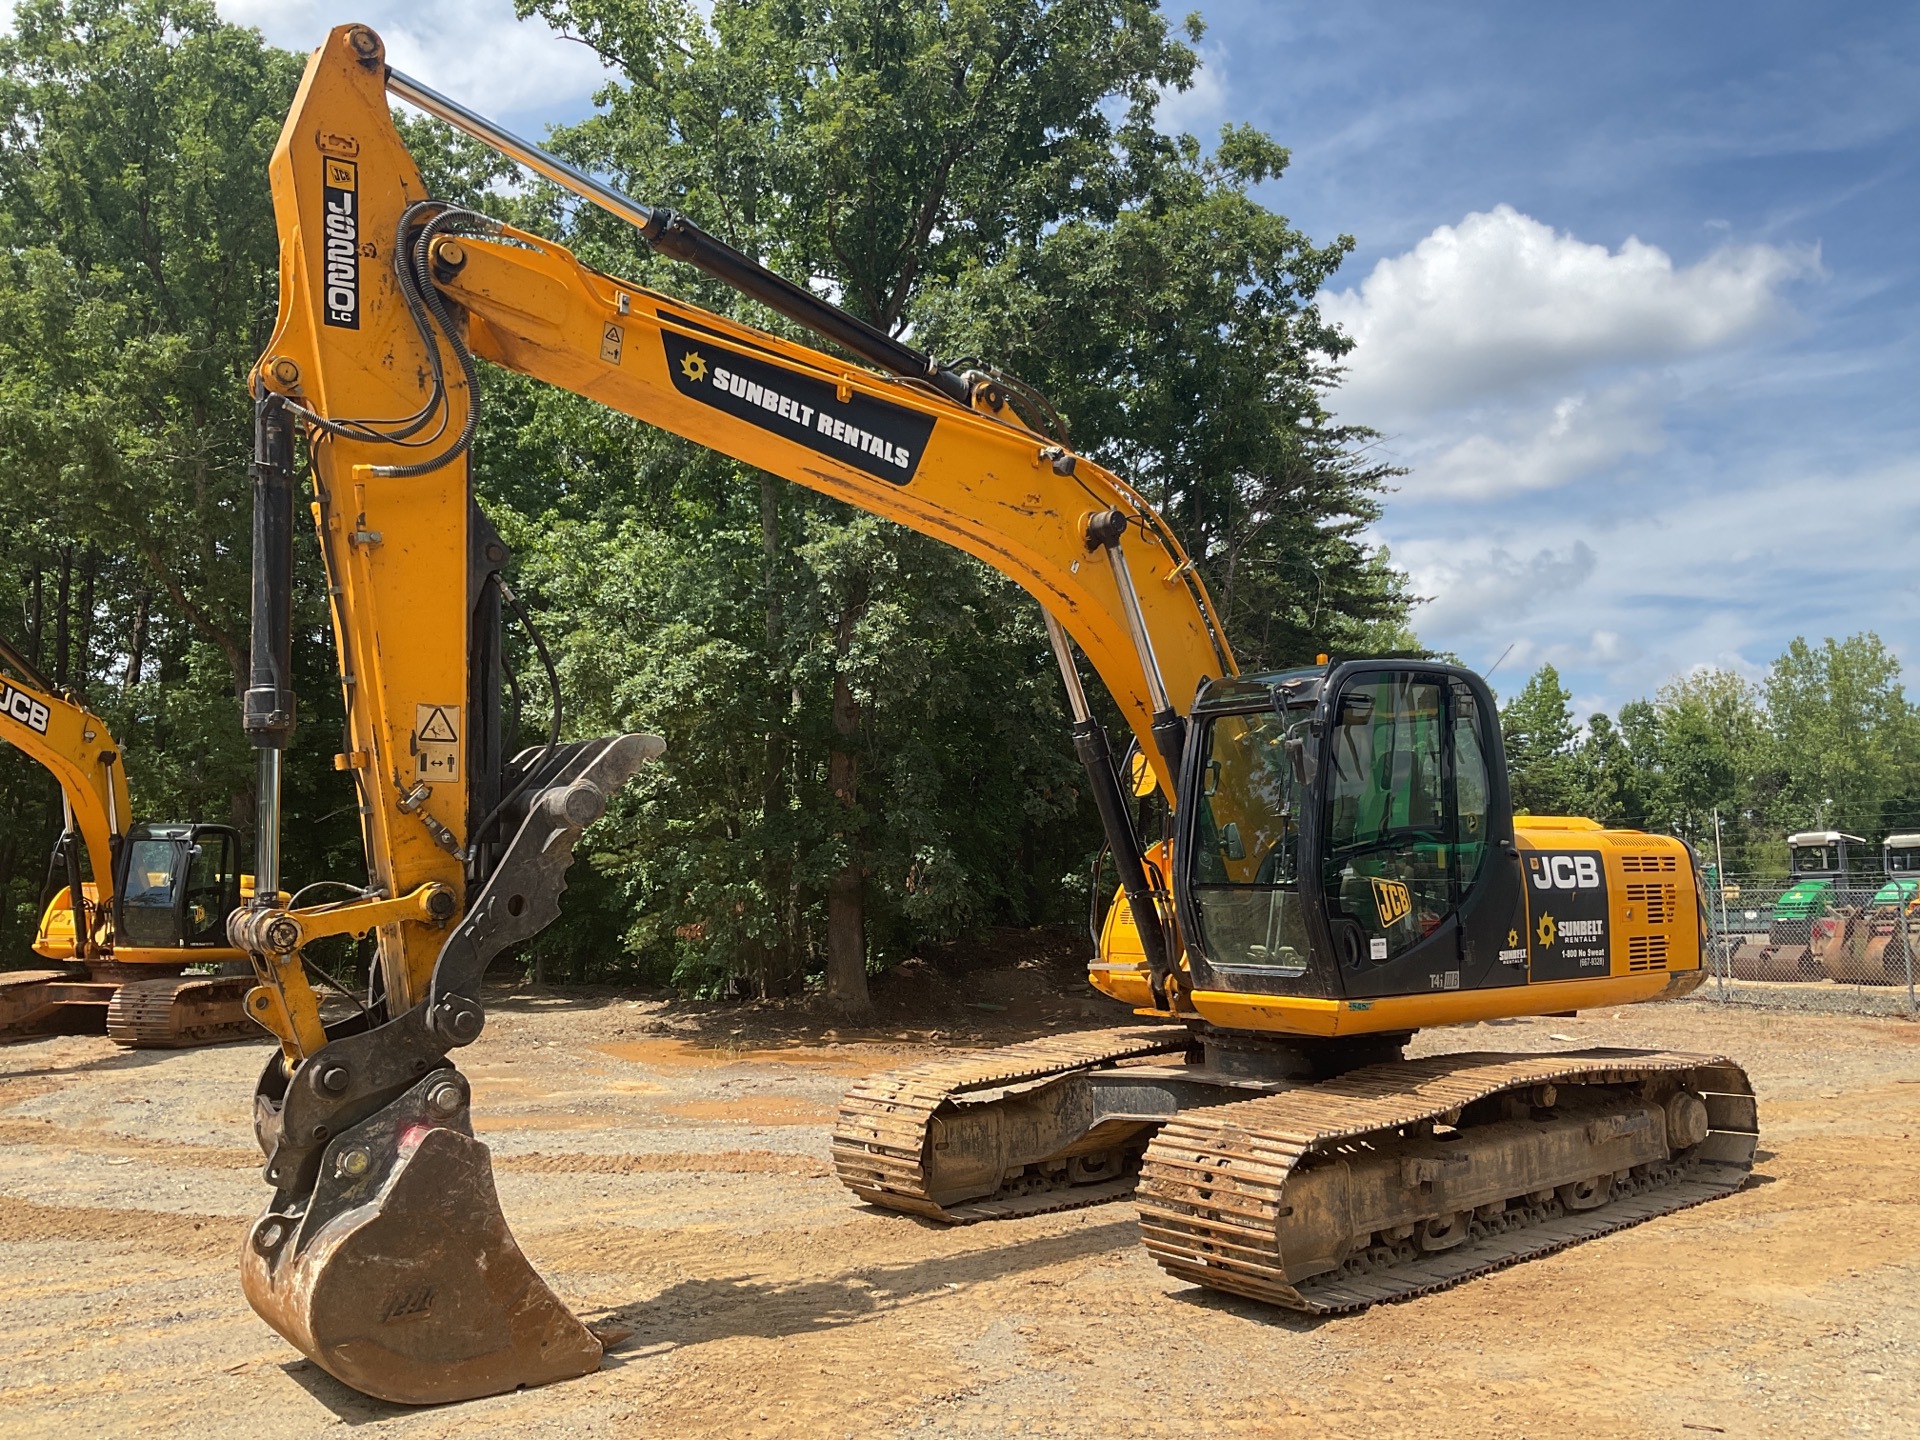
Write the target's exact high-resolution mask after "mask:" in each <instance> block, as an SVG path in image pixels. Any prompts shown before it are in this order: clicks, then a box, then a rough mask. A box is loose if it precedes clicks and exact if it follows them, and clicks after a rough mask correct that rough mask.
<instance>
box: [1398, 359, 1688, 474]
mask: <svg viewBox="0 0 1920 1440" xmlns="http://www.w3.org/2000/svg"><path fill="white" fill-rule="evenodd" d="M1494 425H1495V427H1496V428H1497V429H1498V431H1499V433H1497V434H1488V433H1485V432H1484V431H1481V430H1475V431H1473V432H1472V433H1469V434H1468V435H1466V436H1465V437H1464V438H1461V439H1452V440H1448V439H1441V440H1439V441H1437V442H1436V443H1434V444H1433V445H1432V446H1431V447H1430V449H1429V450H1428V452H1427V453H1426V454H1425V455H1424V456H1414V457H1411V458H1413V459H1414V466H1415V469H1416V470H1417V475H1418V478H1417V483H1418V485H1419V488H1420V489H1421V490H1422V491H1423V492H1424V493H1427V494H1433V495H1449V496H1459V497H1461V498H1465V499H1482V498H1486V497H1490V496H1496V495H1511V494H1517V493H1519V492H1521V491H1525V490H1551V489H1556V488H1558V487H1559V486H1561V485H1564V484H1566V483H1567V482H1568V481H1570V480H1575V479H1578V478H1579V477H1580V476H1582V475H1587V474H1591V473H1593V472H1595V471H1599V470H1604V469H1606V468H1607V467H1609V466H1611V465H1614V464H1616V463H1617V462H1619V461H1621V460H1624V459H1626V458H1627V457H1628V456H1630V455H1652V454H1655V453H1656V452H1658V451H1659V450H1660V449H1661V448H1662V447H1663V446H1664V445H1665V444H1666V436H1665V434H1664V433H1663V431H1662V429H1661V425H1660V405H1659V403H1658V401H1657V399H1656V397H1655V396H1654V394H1653V393H1652V391H1651V387H1649V386H1646V385H1640V384H1623V385H1616V386H1612V387H1610V388H1608V389H1606V390H1602V391H1599V392H1588V391H1578V392H1576V393H1574V394H1571V395H1562V396H1560V397H1559V398H1558V399H1556V400H1554V401H1553V402H1552V404H1551V405H1549V406H1547V407H1545V409H1544V410H1541V409H1535V408H1516V409H1512V410H1509V411H1506V412H1505V413H1504V414H1502V415H1500V416H1499V417H1497V419H1495V421H1494Z"/></svg>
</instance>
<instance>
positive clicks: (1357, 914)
mask: <svg viewBox="0 0 1920 1440" xmlns="http://www.w3.org/2000/svg"><path fill="white" fill-rule="evenodd" d="M1331 723H1332V726H1333V734H1332V742H1331V752H1330V761H1329V763H1330V766H1331V773H1330V774H1329V775H1328V777H1327V807H1328V815H1327V820H1328V824H1327V845H1326V862H1325V863H1326V873H1325V875H1324V877H1323V881H1324V886H1325V890H1326V894H1327V896H1328V898H1329V901H1330V902H1331V904H1332V906H1333V908H1334V909H1335V910H1336V911H1337V912H1338V913H1339V914H1340V915H1342V916H1344V917H1345V918H1346V919H1348V920H1351V921H1353V922H1355V924H1357V925H1358V927H1359V929H1360V932H1361V933H1362V935H1363V936H1364V937H1365V945H1366V950H1365V954H1364V955H1362V956H1360V957H1358V958H1360V959H1362V960H1372V961H1376V962H1377V961H1383V960H1391V959H1393V958H1394V957H1395V956H1397V955H1399V954H1401V953H1402V952H1404V951H1406V950H1408V949H1410V948H1411V947H1412V946H1413V945H1415V944H1416V943H1418V941H1419V940H1420V939H1421V938H1422V937H1423V936H1425V935H1427V934H1428V933H1429V932H1431V931H1432V930H1433V929H1434V928H1435V927H1437V926H1438V925H1439V924H1440V922H1441V921H1442V920H1444V919H1445V918H1446V915H1447V912H1448V911H1449V910H1450V909H1451V908H1452V890H1453V877H1452V875H1451V873H1450V866H1451V863H1452V860H1451V851H1452V844H1451V841H1452V834H1451V831H1452V828H1453V827H1452V825H1451V824H1450V820H1449V814H1448V810H1449V805H1448V773H1447V769H1448V767H1447V765H1446V755H1445V750H1446V742H1447V732H1446V717H1445V709H1444V706H1443V689H1442V686H1441V683H1440V682H1439V681H1438V679H1436V678H1434V677H1429V676H1421V675H1412V674H1390V673H1389V674H1382V675H1380V676H1378V677H1373V676H1361V677H1359V679H1358V681H1357V682H1356V683H1353V684H1350V685H1348V686H1347V687H1345V688H1344V689H1343V690H1342V692H1341V695H1340V697H1339V700H1338V702H1337V708H1336V712H1335V714H1334V715H1333V716H1332V719H1331ZM1481 808H1482V812H1483V815H1484V809H1485V805H1484V802H1482V807H1481ZM1483 823H1484V822H1483Z"/></svg>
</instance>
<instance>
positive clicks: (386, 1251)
mask: <svg viewBox="0 0 1920 1440" xmlns="http://www.w3.org/2000/svg"><path fill="white" fill-rule="evenodd" d="M466 1098H467V1089H466V1084H465V1082H464V1081H463V1080H462V1079H461V1077H460V1076H459V1075H458V1073H457V1072H455V1071H453V1070H451V1069H442V1070H438V1071H436V1072H435V1073H433V1074H431V1075H429V1076H427V1077H426V1078H425V1079H424V1080H422V1081H421V1082H420V1083H419V1084H417V1085H415V1086H414V1087H413V1088H412V1089H411V1090H409V1091H408V1092H407V1093H406V1094H405V1095H403V1096H401V1097H400V1098H399V1099H398V1100H396V1101H394V1102H393V1103H391V1104H390V1105H388V1106H386V1107H385V1108H384V1109H382V1110H380V1111H378V1112H376V1113H375V1114H374V1115H372V1116H370V1117H369V1118H368V1119H366V1120H364V1121H362V1122H361V1123H360V1124H358V1125H355V1126H354V1127H352V1128H351V1129H349V1130H347V1131H345V1132H344V1133H343V1134H341V1135H339V1136H338V1137H336V1138H335V1139H334V1140H332V1141H331V1142H330V1143H329V1144H328V1146H327V1148H326V1151H325V1153H324V1155H323V1156H322V1159H321V1163H320V1170H319V1177H318V1179H317V1181H316V1182H315V1185H314V1188H313V1191H312V1193H311V1194H310V1195H309V1196H307V1197H305V1199H304V1201H301V1200H299V1199H297V1198H296V1199H295V1200H294V1201H293V1203H286V1198H285V1197H283V1196H277V1197H276V1201H275V1204H274V1205H273V1206H272V1207H270V1208H269V1209H268V1210H267V1212H266V1213H265V1214H264V1215H262V1216H261V1217H260V1218H259V1219H258V1220H257V1221H255V1222H254V1225H253V1229H252V1230H251V1231H250V1232H249V1235H248V1238H247V1244H246V1250H245V1253H244V1254H243V1256H242V1260H241V1282H242V1286H243V1288H244V1289H245V1291H246V1295H247V1300H248V1302H249V1303H250V1304H251V1305H252V1306H253V1308H254V1310H255V1311H257V1312H258V1313H259V1315H260V1317H261V1318H262V1319H264V1320H265V1321H266V1322H267V1323H268V1324H269V1325H271V1326H272V1327H273V1328H274V1329H275V1330H277V1331H278V1332H279V1333H280V1334H281V1335H282V1336H284V1337H285V1338H286V1339H287V1340H288V1341H290V1342H291V1343H292V1344H293V1345H294V1346H296V1347H297V1348H298V1349H299V1350H300V1351H301V1352H302V1353H304V1354H305V1355H306V1356H307V1357H308V1358H309V1359H311V1360H313V1361H314V1363H315V1364H317V1365H319V1366H321V1367H322V1368H323V1369H325V1370H326V1371H327V1372H328V1373H329V1374H331V1375H333V1376H334V1377H335V1378H336V1379H338V1380H340V1381H342V1382H344V1383H345V1384H348V1385H351V1386H353V1387H354V1388H355V1389H356V1390H361V1391H364V1392H366V1393H367V1394H369V1395H373V1396H376V1397H378V1398H379V1399H382V1400H391V1401H395V1402H398V1403H401V1404H409V1405H432V1404H441V1403H445V1402H448V1401H455V1400H470V1399H474V1398H477V1397H479V1396H482V1395H494V1394H499V1393H500V1392H502V1391H507V1390H516V1389H520V1388H523V1387H525V1386H530V1385H545V1384H547V1383H549V1382H551V1381H555V1380H567V1379H572V1378H573V1377H575V1376H578V1375H585V1374H588V1373H590V1372H591V1371H593V1370H596V1369H598V1368H599V1365H600V1356H601V1346H600V1341H599V1340H598V1339H596V1338H595V1337H594V1336H593V1334H592V1333H591V1332H590V1331H588V1330H587V1328H586V1327H585V1326H584V1325H582V1324H581V1323H580V1322H579V1320H577V1319H575V1318H574V1316H573V1314H572V1313H571V1312H570V1311H568V1309H567V1308H566V1306H564V1305H562V1304H561V1303H560V1300H559V1298H558V1297H557V1296H555V1295H554V1293H553V1291H552V1290H550V1289H549V1288H548V1287H547V1284H546V1282H545V1281H544V1280H542V1279H541V1278H540V1276H539V1274H538V1273H537V1272H536V1271H535V1270H534V1268H533V1266H532V1265H531V1264H529V1263H528V1262H527V1258H526V1256H525V1255H523V1254H522V1253H521V1251H520V1247H519V1246H518V1245H517V1244H516V1243H515V1242H514V1238H513V1233H512V1231H510V1230H509V1229H508V1228H507V1222H506V1218H505V1216H503V1215H502V1214H501V1211H500V1200H499V1196H498V1194H497V1193H496V1191H495V1189H494V1183H493V1166H492V1162H491V1160H490V1158H489V1155H488V1151H487V1147H486V1146H485V1145H483V1144H482V1143H480V1141H478V1140H476V1139H474V1137H473V1134H472V1130H471V1128H470V1124H469V1122H468V1118H467V1109H466Z"/></svg>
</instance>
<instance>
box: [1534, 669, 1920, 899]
mask: <svg viewBox="0 0 1920 1440" xmlns="http://www.w3.org/2000/svg"><path fill="white" fill-rule="evenodd" d="M1500 719H1501V733H1502V735H1503V737H1504V738H1505V740H1506V745H1507V757H1508V763H1509V764H1510V765H1511V767H1512V776H1513V795H1514V804H1515V806H1516V807H1517V808H1521V809H1525V810H1528V811H1530V812H1531V813H1534V814H1570V815H1590V816H1592V817H1593V818H1594V819H1597V820H1602V821H1605V822H1607V823H1610V824H1621V825H1634V826H1640V827H1644V828H1648V829H1654V830H1663V831H1670V832H1672V833H1674V834H1677V835H1680V836H1682V837H1684V838H1685V839H1687V840H1689V841H1691V842H1693V843H1694V845H1695V846H1697V847H1699V848H1700V850H1701V851H1702V853H1703V854H1704V855H1708V856H1711V854H1712V849H1713V839H1714V821H1715V817H1716V815H1717V816H1718V818H1719V823H1720V830H1721V837H1720V838H1721V847H1722V850H1723V852H1724V855H1725V860H1726V866H1727V869H1728V871H1729V872H1738V871H1752V872H1757V873H1762V874H1779V873H1784V872H1785V869H1786V860H1787V855H1786V846H1785V845H1784V843H1783V840H1784V837H1785V836H1787V835H1788V834H1791V833H1793V832H1795V831H1798V830H1809V829H1815V828H1832V829H1838V830H1844V831H1847V832H1849V833H1851V834H1855V835H1860V836H1862V837H1864V838H1865V839H1867V840H1868V841H1870V842H1873V843H1875V844H1877V843H1878V841H1879V840H1880V839H1881V838H1882V837H1884V836H1886V835H1888V834H1894V833H1900V832H1911V831H1914V830H1920V709H1917V708H1916V707H1915V706H1914V705H1913V704H1911V703H1910V702H1909V701H1908V700H1907V698H1906V693H1905V690H1904V689H1903V687H1902V686H1901V683H1900V663H1899V661H1898V659H1897V658H1895V656H1894V655H1893V654H1892V653H1891V652H1890V651H1889V650H1888V649H1887V648H1886V646H1885V645H1884V644H1883V643H1882V642H1881V640H1880V638H1879V636H1877V635H1874V634H1871V633H1868V634H1862V635H1853V636H1849V637H1848V638H1847V639H1845V640H1832V639H1828V640H1825V641H1823V642H1822V643H1821V644H1819V645H1817V646H1816V645H1812V644H1809V643H1808V642H1807V641H1806V640H1805V639H1796V640H1795V641H1794V642H1793V643H1792V644H1791V645H1790V646H1788V647H1787V650H1786V652H1785V653H1784V654H1782V655H1781V656H1780V657H1779V658H1778V659H1777V660H1775V661H1774V662H1773V664H1772V666H1771V667H1769V669H1768V670H1767V673H1766V675H1765V676H1764V678H1763V679H1762V681H1761V683H1759V684H1755V683H1753V682H1751V681H1749V680H1747V679H1746V678H1744V677H1743V676H1740V675H1737V674H1734V673H1732V672H1730V671H1726V670H1712V669H1703V670H1697V671H1695V672H1693V673H1692V674H1690V675H1686V676H1684V677H1682V678H1680V679H1678V680H1674V681H1671V682H1669V683H1668V684H1666V685H1663V686H1661V687H1660V689H1659V690H1658V691H1656V692H1655V694H1654V695H1653V697H1652V698H1651V699H1642V700H1633V701H1629V702H1628V703H1627V704H1625V705H1622V706H1621V707H1620V715H1619V718H1618V721H1617V723H1616V721H1615V720H1614V719H1613V718H1611V717H1609V716H1607V715H1605V714H1596V715H1592V716H1590V717H1588V719H1587V722H1586V728H1585V730H1584V731H1582V730H1579V729H1577V728H1576V726H1575V724H1574V721H1573V701H1572V697H1571V696H1570V695H1568V693H1567V692H1566V689H1565V688H1564V687H1563V686H1562V685H1561V683H1560V677H1559V675H1558V673H1557V672H1556V671H1555V670H1554V668H1553V667H1552V666H1551V665H1543V666H1541V667H1540V669H1539V670H1538V671H1536V672H1535V673H1534V674H1533V676H1532V677H1531V678H1530V679H1529V680H1528V681H1527V683H1526V685H1525V687H1524V688H1523V689H1522V690H1521V691H1520V693H1519V694H1517V695H1516V696H1514V697H1513V698H1512V699H1511V700H1509V701H1508V702H1507V703H1506V705H1505V706H1503V707H1502V708H1501V712H1500Z"/></svg>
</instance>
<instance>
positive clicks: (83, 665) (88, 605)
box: [67, 541, 100, 698]
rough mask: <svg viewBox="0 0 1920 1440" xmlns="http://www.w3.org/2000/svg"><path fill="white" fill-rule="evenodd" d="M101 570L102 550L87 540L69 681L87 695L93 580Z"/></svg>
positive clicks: (90, 661)
mask: <svg viewBox="0 0 1920 1440" xmlns="http://www.w3.org/2000/svg"><path fill="white" fill-rule="evenodd" d="M99 572H100V552H99V550H97V549H96V548H94V545H93V542H92V541H88V542H87V553H86V555H85V556H84V557H83V558H82V559H81V561H80V617H79V620H80V623H79V625H78V626H77V627H76V628H75V633H74V637H73V638H74V656H73V678H72V679H71V680H69V681H68V682H67V683H68V684H70V685H72V686H73V689H74V693H75V694H77V695H80V696H82V697H83V698H84V697H85V695H86V693H87V679H88V670H89V667H90V665H91V664H92V658H93V582H94V578H95V577H96V576H97V575H98V574H99Z"/></svg>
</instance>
